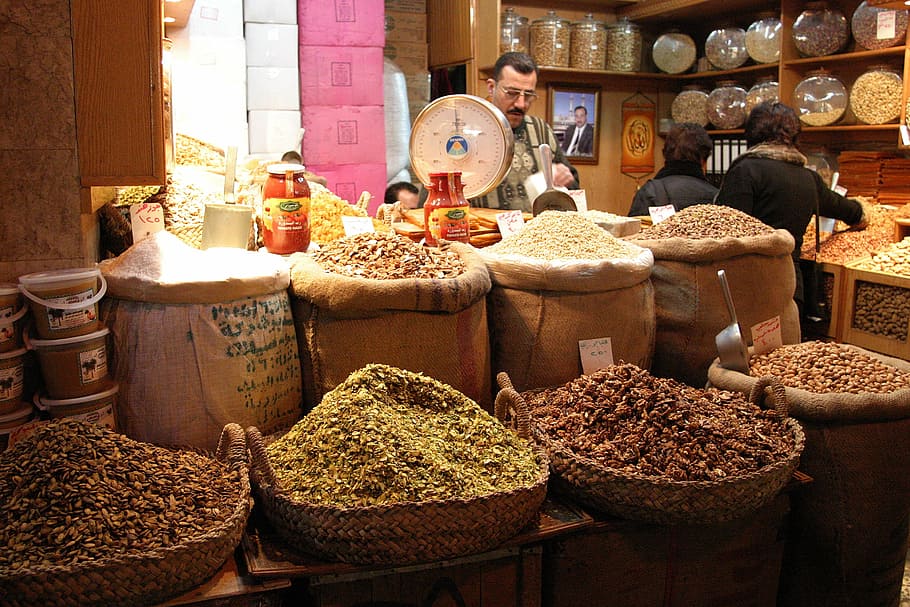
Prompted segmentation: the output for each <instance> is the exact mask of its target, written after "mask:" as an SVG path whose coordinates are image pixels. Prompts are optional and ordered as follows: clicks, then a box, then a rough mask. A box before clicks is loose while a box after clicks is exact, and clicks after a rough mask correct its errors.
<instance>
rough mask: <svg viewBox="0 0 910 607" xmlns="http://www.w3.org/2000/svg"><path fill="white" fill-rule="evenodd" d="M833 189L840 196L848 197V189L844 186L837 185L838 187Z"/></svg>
mask: <svg viewBox="0 0 910 607" xmlns="http://www.w3.org/2000/svg"><path fill="white" fill-rule="evenodd" d="M832 189H833V190H834V191H835V192H837V193H838V194H840V195H841V196H846V195H847V188H845V187H844V186H842V185H836V186H834V187H833V188H832Z"/></svg>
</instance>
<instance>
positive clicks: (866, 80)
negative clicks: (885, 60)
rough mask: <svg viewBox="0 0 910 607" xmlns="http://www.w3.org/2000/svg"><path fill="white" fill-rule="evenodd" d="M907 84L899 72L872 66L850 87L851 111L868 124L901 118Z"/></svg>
mask: <svg viewBox="0 0 910 607" xmlns="http://www.w3.org/2000/svg"><path fill="white" fill-rule="evenodd" d="M903 90H904V83H903V80H902V78H901V75H900V74H899V73H898V72H897V70H895V69H893V68H891V67H890V66H887V65H871V66H869V69H867V70H866V71H865V72H863V73H862V74H860V76H859V77H858V78H857V79H856V80H854V81H853V86H852V87H850V110H851V111H852V112H853V115H854V116H856V119H857V120H859V121H860V122H864V123H866V124H885V123H886V122H891V121H892V120H897V118H898V117H899V116H900V115H901V94H902V92H903Z"/></svg>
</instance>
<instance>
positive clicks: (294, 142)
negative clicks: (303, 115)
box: [248, 110, 300, 156]
mask: <svg viewBox="0 0 910 607" xmlns="http://www.w3.org/2000/svg"><path fill="white" fill-rule="evenodd" d="M248 121H249V131H250V154H278V155H279V156H280V155H281V154H284V153H285V152H287V151H288V150H296V149H298V144H299V141H300V111H293V110H254V111H251V112H249V114H248Z"/></svg>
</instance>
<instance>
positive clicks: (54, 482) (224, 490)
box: [0, 419, 245, 578]
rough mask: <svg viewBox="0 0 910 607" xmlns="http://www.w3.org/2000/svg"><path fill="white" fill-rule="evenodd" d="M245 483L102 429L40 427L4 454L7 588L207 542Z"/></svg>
mask: <svg viewBox="0 0 910 607" xmlns="http://www.w3.org/2000/svg"><path fill="white" fill-rule="evenodd" d="M242 474H245V471H243V470H240V469H230V468H228V466H227V465H225V464H223V463H222V462H219V461H217V460H215V459H213V458H209V457H206V456H203V455H200V454H198V453H195V452H189V451H176V450H170V449H165V448H162V447H156V446H154V445H150V444H147V443H140V442H137V441H134V440H131V439H129V438H126V437H124V436H122V435H120V434H117V433H115V432H112V431H110V430H108V429H106V428H103V427H101V426H97V425H95V424H89V423H85V422H81V421H77V420H72V419H62V420H55V421H50V422H48V423H46V424H42V425H41V426H40V427H39V428H37V429H36V430H35V432H34V433H33V434H32V435H30V436H28V437H25V438H23V439H22V440H21V441H19V442H16V443H14V444H13V446H12V447H10V448H9V449H8V450H7V451H5V452H3V453H2V454H0V479H3V481H2V482H0V504H3V507H2V508H0V578H2V577H6V576H10V575H15V574H16V573H17V572H20V573H21V572H25V571H28V570H31V569H33V568H36V567H41V568H43V567H52V566H71V565H77V564H82V563H88V562H92V561H98V560H103V559H109V558H115V557H119V556H126V555H140V556H141V555H143V554H147V553H149V552H150V551H153V550H156V549H160V548H166V547H171V546H176V545H179V544H182V543H185V542H186V541H188V540H190V539H193V538H198V537H200V536H202V535H204V534H206V533H210V532H212V531H214V530H216V529H218V527H219V526H220V525H222V524H224V523H225V522H226V521H227V520H229V519H230V518H231V516H232V515H233V514H234V513H235V512H236V509H237V504H238V501H239V500H240V499H241V496H242V494H243V492H244V491H243V489H242V487H243V485H242V484H241V475H242Z"/></svg>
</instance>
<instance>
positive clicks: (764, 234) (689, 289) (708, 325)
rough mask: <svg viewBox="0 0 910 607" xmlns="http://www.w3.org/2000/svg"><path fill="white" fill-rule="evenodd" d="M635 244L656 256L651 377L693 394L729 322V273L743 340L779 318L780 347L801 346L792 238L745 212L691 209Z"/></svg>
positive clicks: (640, 236) (704, 207) (638, 237)
mask: <svg viewBox="0 0 910 607" xmlns="http://www.w3.org/2000/svg"><path fill="white" fill-rule="evenodd" d="M632 242H635V243H637V244H638V245H640V246H642V247H646V248H648V249H650V250H651V251H652V252H653V253H654V271H653V272H652V274H651V281H652V282H653V283H654V300H655V307H656V310H657V338H656V344H655V347H654V361H653V363H652V366H651V372H652V373H654V374H655V375H657V376H659V377H672V378H673V379H676V380H678V381H681V382H684V383H686V384H689V385H690V386H694V387H696V388H700V387H703V386H704V385H705V381H706V380H707V372H708V367H709V366H710V365H711V361H712V360H714V358H715V357H717V344H716V342H715V340H714V338H715V336H716V335H717V334H718V333H720V332H721V331H722V330H723V329H724V328H725V327H726V326H727V325H728V324H730V318H729V316H728V314H727V311H726V306H725V304H724V299H723V292H722V291H721V287H720V283H719V281H718V278H717V271H718V270H721V269H722V270H724V271H725V273H726V275H727V281H728V282H729V285H730V293H731V295H732V298H733V303H734V306H735V308H736V315H737V319H738V320H739V324H740V327H741V329H742V332H743V336H744V337H745V338H746V340H747V342H749V343H751V332H750V330H749V329H750V328H751V327H752V326H754V325H756V324H758V323H761V322H764V321H766V320H770V319H772V318H774V317H776V316H779V317H780V325H781V338H782V340H783V343H795V342H798V341H799V340H800V329H799V312H798V310H797V308H796V304H795V303H794V301H793V292H794V290H795V289H796V274H795V272H794V265H793V260H792V257H791V253H792V251H793V246H794V242H793V237H792V236H790V234H789V233H788V232H786V231H785V230H774V229H773V228H771V227H770V226H768V225H765V224H764V223H762V222H760V221H758V220H757V219H755V218H753V217H751V216H749V215H746V214H745V213H743V212H741V211H737V210H736V209H732V208H729V207H723V206H719V205H694V206H691V207H687V208H685V209H683V210H681V211H679V212H678V213H676V214H675V215H672V216H671V217H669V218H667V219H665V220H664V221H662V222H660V223H657V224H654V225H653V226H650V227H648V228H645V229H643V230H642V231H641V232H640V233H639V234H637V235H636V236H635V237H633V239H632Z"/></svg>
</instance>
